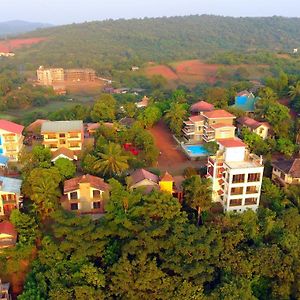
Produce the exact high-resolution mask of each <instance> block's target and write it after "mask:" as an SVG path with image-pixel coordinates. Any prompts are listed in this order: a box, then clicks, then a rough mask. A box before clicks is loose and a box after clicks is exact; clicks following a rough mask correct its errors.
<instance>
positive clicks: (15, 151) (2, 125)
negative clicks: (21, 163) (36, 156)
mask: <svg viewBox="0 0 300 300" xmlns="http://www.w3.org/2000/svg"><path fill="white" fill-rule="evenodd" d="M23 130H24V126H22V125H19V124H16V123H13V122H10V121H7V120H0V155H3V156H6V157H8V158H9V160H10V161H17V160H18V156H19V152H20V151H21V149H22V147H23V140H24V136H23V135H22V132H23Z"/></svg>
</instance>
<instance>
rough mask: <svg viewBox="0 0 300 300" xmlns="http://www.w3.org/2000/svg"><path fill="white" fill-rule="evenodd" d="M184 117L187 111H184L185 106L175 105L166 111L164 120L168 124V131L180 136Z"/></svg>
mask: <svg viewBox="0 0 300 300" xmlns="http://www.w3.org/2000/svg"><path fill="white" fill-rule="evenodd" d="M186 116H187V110H186V109H185V105H184V104H182V103H175V104H172V105H171V107H170V109H168V110H167V112H166V115H165V119H166V121H167V122H168V124H169V126H170V129H171V130H172V131H173V132H174V133H175V134H180V131H181V128H182V125H183V121H184V120H185V118H186Z"/></svg>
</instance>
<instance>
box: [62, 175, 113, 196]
mask: <svg viewBox="0 0 300 300" xmlns="http://www.w3.org/2000/svg"><path fill="white" fill-rule="evenodd" d="M80 183H89V184H90V185H91V187H93V188H95V189H99V190H101V191H108V190H109V185H108V184H107V183H106V182H104V179H102V178H100V177H96V176H92V175H89V174H87V175H83V176H79V177H75V178H72V179H69V180H66V181H65V184H64V193H68V192H72V191H76V190H78V189H79V187H80V186H79V185H80Z"/></svg>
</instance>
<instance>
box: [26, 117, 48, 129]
mask: <svg viewBox="0 0 300 300" xmlns="http://www.w3.org/2000/svg"><path fill="white" fill-rule="evenodd" d="M47 121H48V120H44V119H37V120H35V121H34V122H32V123H31V124H29V125H28V126H27V127H26V128H25V130H26V131H27V132H37V131H41V126H42V124H43V123H45V122H47Z"/></svg>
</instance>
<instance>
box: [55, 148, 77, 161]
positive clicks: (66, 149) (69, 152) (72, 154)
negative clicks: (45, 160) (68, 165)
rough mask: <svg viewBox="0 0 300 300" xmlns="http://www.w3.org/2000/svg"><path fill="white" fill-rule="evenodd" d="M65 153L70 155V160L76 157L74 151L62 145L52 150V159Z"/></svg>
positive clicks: (67, 155)
mask: <svg viewBox="0 0 300 300" xmlns="http://www.w3.org/2000/svg"><path fill="white" fill-rule="evenodd" d="M60 155H63V156H66V157H68V158H69V159H70V160H74V159H76V156H75V155H74V152H73V151H72V150H70V149H68V148H65V147H61V148H58V149H57V150H56V151H54V152H52V160H55V159H56V158H57V157H58V156H60Z"/></svg>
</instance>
